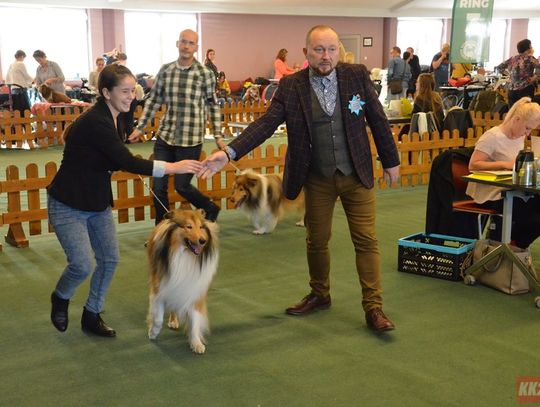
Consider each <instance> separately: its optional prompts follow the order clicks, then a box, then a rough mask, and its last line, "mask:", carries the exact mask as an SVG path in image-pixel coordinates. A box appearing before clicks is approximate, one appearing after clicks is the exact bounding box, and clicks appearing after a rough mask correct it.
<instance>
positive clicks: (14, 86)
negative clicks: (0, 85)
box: [6, 50, 34, 117]
mask: <svg viewBox="0 0 540 407" xmlns="http://www.w3.org/2000/svg"><path fill="white" fill-rule="evenodd" d="M24 58H26V53H25V52H24V51H22V50H18V51H17V52H15V62H13V63H12V64H11V65H10V66H9V68H8V71H7V74H6V84H7V85H8V86H9V89H10V92H11V95H12V97H11V99H12V108H13V110H17V111H19V112H20V113H21V117H22V116H24V112H25V110H30V99H29V98H28V94H27V88H30V87H31V86H32V82H33V81H34V79H33V78H32V77H31V76H30V75H28V71H27V70H26V65H25V64H24Z"/></svg>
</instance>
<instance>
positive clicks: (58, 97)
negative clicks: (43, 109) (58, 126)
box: [39, 84, 71, 103]
mask: <svg viewBox="0 0 540 407" xmlns="http://www.w3.org/2000/svg"><path fill="white" fill-rule="evenodd" d="M39 93H41V96H43V99H45V100H46V101H47V102H49V103H71V99H70V98H69V97H67V96H66V95H64V94H63V93H60V92H57V91H55V90H52V88H50V87H48V86H47V85H45V84H43V85H41V86H40V87H39Z"/></svg>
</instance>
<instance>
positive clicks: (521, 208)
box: [467, 97, 540, 249]
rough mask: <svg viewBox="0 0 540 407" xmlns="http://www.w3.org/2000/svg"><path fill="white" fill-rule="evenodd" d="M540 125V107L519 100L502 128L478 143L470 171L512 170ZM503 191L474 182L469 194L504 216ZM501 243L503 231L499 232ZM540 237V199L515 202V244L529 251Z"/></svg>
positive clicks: (491, 131)
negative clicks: (526, 140) (526, 139)
mask: <svg viewBox="0 0 540 407" xmlns="http://www.w3.org/2000/svg"><path fill="white" fill-rule="evenodd" d="M538 125H540V105H538V104H537V103H533V102H531V99H530V98H528V97H524V98H521V99H519V100H518V101H517V102H516V103H515V104H514V105H513V106H512V108H511V109H510V111H509V112H508V113H507V114H506V117H505V118H504V121H503V122H502V124H500V125H499V126H495V127H492V128H491V129H489V130H488V131H486V132H485V133H484V134H483V135H482V136H481V137H480V138H479V139H478V141H477V143H476V146H475V148H474V152H473V154H472V156H471V160H470V161H469V170H470V171H490V170H511V169H513V167H514V161H515V159H516V156H517V155H518V153H519V151H520V150H521V149H523V145H524V141H525V137H527V136H528V135H529V134H530V133H531V130H533V129H535V128H536V127H538ZM502 190H503V189H502V188H497V187H493V186H490V185H482V184H478V183H476V182H470V183H469V184H468V186H467V194H468V195H470V196H471V197H472V198H473V199H474V200H475V202H477V203H479V204H481V205H482V206H484V207H486V208H490V209H496V210H497V211H499V212H502V208H503V199H502V196H501V191H502ZM497 231H498V236H492V238H495V239H497V240H500V227H499V228H497ZM539 235H540V195H534V196H532V197H530V198H529V199H528V200H527V201H524V200H522V199H521V198H517V197H516V198H514V202H513V210H512V244H514V245H515V246H518V247H521V248H523V249H525V248H527V247H529V245H530V244H531V243H532V242H534V240H535V239H536V238H537V237H538V236H539Z"/></svg>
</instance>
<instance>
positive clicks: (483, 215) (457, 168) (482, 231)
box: [452, 156, 502, 239]
mask: <svg viewBox="0 0 540 407" xmlns="http://www.w3.org/2000/svg"><path fill="white" fill-rule="evenodd" d="M469 173H470V171H469V163H468V162H467V161H464V160H462V159H460V158H457V157H454V156H453V157H452V182H453V184H454V196H455V197H458V198H459V199H458V200H455V201H454V202H452V210H453V211H454V212H467V213H474V214H476V215H477V223H478V239H482V238H485V236H486V234H487V231H488V228H489V225H490V224H491V221H492V216H502V214H501V213H499V212H497V211H496V210H494V209H489V208H484V207H482V206H480V205H479V204H477V203H476V202H475V201H474V200H473V199H467V193H466V190H467V182H466V181H464V180H463V178H462V177H463V176H465V175H469Z"/></svg>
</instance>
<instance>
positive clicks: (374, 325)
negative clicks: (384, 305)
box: [366, 308, 396, 332]
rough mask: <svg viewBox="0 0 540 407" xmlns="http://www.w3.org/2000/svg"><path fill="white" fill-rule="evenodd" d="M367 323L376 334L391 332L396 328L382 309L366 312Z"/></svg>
mask: <svg viewBox="0 0 540 407" xmlns="http://www.w3.org/2000/svg"><path fill="white" fill-rule="evenodd" d="M366 322H367V325H368V327H370V328H371V329H373V330H374V331H375V332H384V331H391V330H392V329H395V328H396V326H395V325H394V324H393V322H392V321H390V320H389V319H388V318H387V317H386V315H384V312H383V310H382V309H381V308H373V309H370V310H369V311H367V312H366Z"/></svg>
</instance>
